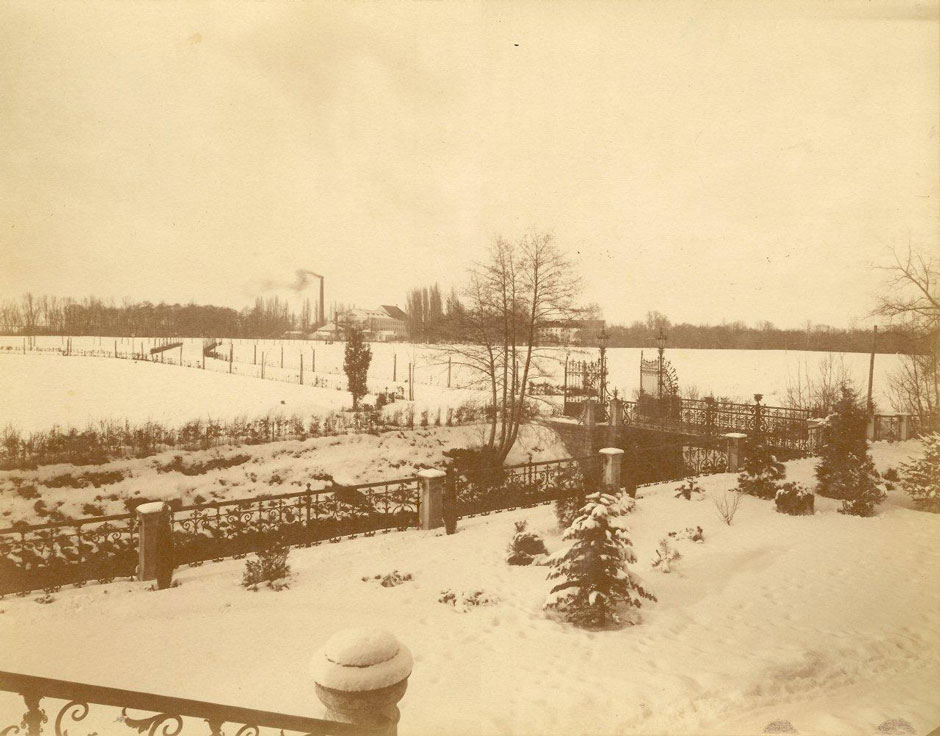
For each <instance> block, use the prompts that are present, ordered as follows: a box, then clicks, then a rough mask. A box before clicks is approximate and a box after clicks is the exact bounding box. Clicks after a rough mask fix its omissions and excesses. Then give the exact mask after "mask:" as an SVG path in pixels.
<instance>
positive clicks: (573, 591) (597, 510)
mask: <svg viewBox="0 0 940 736" xmlns="http://www.w3.org/2000/svg"><path fill="white" fill-rule="evenodd" d="M625 513H626V507H625V506H624V504H623V502H622V497H621V498H617V497H614V496H611V495H608V494H605V493H594V494H592V495H590V496H588V497H587V502H586V503H585V505H584V506H583V507H582V508H581V510H580V512H579V513H578V516H577V517H576V518H575V520H574V521H573V522H572V523H571V526H570V527H568V529H567V531H565V534H564V539H565V540H567V541H568V542H569V543H568V545H567V546H565V547H563V548H562V549H560V550H559V551H558V552H556V553H555V554H553V555H552V556H551V560H550V563H549V564H550V565H551V570H550V571H549V573H548V579H549V580H557V581H559V582H557V583H556V584H555V586H554V587H553V588H552V590H551V593H549V595H548V598H547V600H546V602H545V607H546V608H547V609H550V610H555V611H558V612H559V613H560V614H561V615H562V616H563V617H564V619H565V620H566V621H569V622H570V623H573V624H576V625H578V626H584V627H587V628H599V627H603V626H607V625H609V624H616V623H620V622H621V621H622V620H624V619H625V620H626V622H627V623H637V622H638V621H639V616H638V615H637V610H636V609H638V608H640V605H641V603H640V598H641V597H642V598H647V599H648V600H653V601H655V600H656V598H655V597H654V596H653V595H652V594H651V593H649V592H647V591H646V590H645V589H644V588H643V586H642V585H641V584H640V581H639V579H638V578H637V577H636V576H635V575H634V574H633V573H632V572H630V570H629V569H628V568H627V565H628V564H631V563H635V562H636V555H634V553H633V545H632V543H631V542H630V539H629V537H628V536H627V534H628V530H627V528H626V526H625V525H624V523H623V517H624V515H625ZM620 609H623V610H624V611H625V615H622V613H621V611H620Z"/></svg>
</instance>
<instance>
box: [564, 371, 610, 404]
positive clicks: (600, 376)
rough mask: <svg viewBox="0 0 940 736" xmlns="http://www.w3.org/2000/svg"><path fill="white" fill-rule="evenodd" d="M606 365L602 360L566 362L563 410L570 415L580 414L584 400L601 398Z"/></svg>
mask: <svg viewBox="0 0 940 736" xmlns="http://www.w3.org/2000/svg"><path fill="white" fill-rule="evenodd" d="M605 372H606V366H605V365H604V364H602V363H601V361H600V360H593V361H589V360H572V361H566V362H565V375H564V385H563V387H562V395H563V397H564V399H563V406H562V412H563V413H564V415H565V416H568V417H577V416H580V414H581V412H582V411H583V409H584V402H585V401H587V400H588V399H595V400H597V401H600V399H601V386H602V385H603V384H604V383H605V380H606V376H605Z"/></svg>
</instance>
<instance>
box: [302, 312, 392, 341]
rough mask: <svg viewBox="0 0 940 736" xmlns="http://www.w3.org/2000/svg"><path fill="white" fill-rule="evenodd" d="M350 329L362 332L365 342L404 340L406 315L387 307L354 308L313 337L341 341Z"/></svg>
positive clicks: (339, 315)
mask: <svg viewBox="0 0 940 736" xmlns="http://www.w3.org/2000/svg"><path fill="white" fill-rule="evenodd" d="M350 327H357V328H359V329H360V330H362V331H363V333H364V335H365V338H366V339H367V340H372V341H378V342H381V341H391V340H404V339H406V338H407V337H408V315H407V314H405V313H404V312H403V311H402V310H401V309H399V308H398V307H394V306H388V305H383V306H381V307H379V308H378V309H362V308H360V307H355V308H353V309H347V310H346V311H345V312H340V313H339V314H337V315H336V319H335V320H334V321H333V322H328V323H327V324H325V325H323V326H322V327H321V328H320V329H318V330H317V331H316V332H315V333H314V336H315V337H316V338H317V339H321V340H342V339H343V337H344V336H345V334H346V331H347V330H348V329H349V328H350Z"/></svg>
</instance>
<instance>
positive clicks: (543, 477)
mask: <svg viewBox="0 0 940 736" xmlns="http://www.w3.org/2000/svg"><path fill="white" fill-rule="evenodd" d="M625 462H626V468H625V473H627V478H628V480H629V482H630V483H631V484H633V485H643V484H647V483H652V482H663V481H669V480H674V479H679V478H685V477H688V476H692V475H704V474H709V473H720V472H724V471H725V470H726V469H727V465H728V457H727V447H726V445H725V444H724V443H721V442H717V441H707V440H704V439H703V440H696V441H691V440H684V441H680V442H672V443H669V444H666V445H657V446H654V447H638V448H633V449H631V450H629V451H628V452H627V453H626V456H625ZM600 470H601V462H600V458H599V457H597V456H588V457H577V458H565V459H561V460H548V461H541V462H535V463H523V464H519V465H512V466H506V467H500V468H489V469H487V468H479V469H475V470H473V471H470V472H469V473H462V474H461V473H454V472H452V473H449V474H448V477H447V481H446V482H447V483H448V484H449V490H450V492H452V493H453V499H454V503H455V506H456V511H457V515H458V517H464V516H476V515H483V514H489V513H492V512H494V511H504V510H510V509H515V508H524V507H530V506H535V505H538V504H542V503H547V502H550V501H554V500H556V499H558V498H561V497H564V496H570V495H580V494H583V493H585V492H590V490H593V489H595V488H597V487H598V484H599V482H600ZM420 511H421V485H420V480H419V479H418V478H415V477H408V478H400V479H396V480H390V481H381V482H377V483H366V484H362V485H356V486H336V487H329V488H320V489H311V488H310V487H309V485H308V487H307V489H306V490H304V491H298V492H293V493H283V494H278V495H261V496H256V497H254V498H249V499H238V500H233V501H215V502H210V503H205V504H198V505H192V506H184V507H181V508H179V509H178V510H176V511H175V513H174V514H173V518H172V522H171V530H172V538H173V562H174V564H175V565H199V564H202V563H203V562H205V561H207V560H221V559H224V558H227V557H243V556H245V555H246V554H248V553H251V552H257V551H260V550H262V549H266V548H269V547H272V546H311V545H317V544H321V543H322V542H325V541H338V540H340V539H342V538H352V537H356V536H359V535H363V536H372V535H374V534H376V533H385V532H391V531H393V530H400V531H403V530H407V529H410V528H414V527H417V526H418V525H419V518H420ZM139 534H140V530H139V522H138V519H137V517H136V515H135V514H122V515H118V516H105V517H93V518H87V519H77V520H70V521H67V522H63V523H56V524H41V525H36V526H26V525H15V526H13V527H11V528H8V529H0V596H2V595H6V594H9V593H16V594H18V595H25V594H26V593H27V592H29V591H32V590H44V591H46V592H50V593H51V592H54V591H56V590H58V589H59V588H61V587H62V586H64V585H76V586H81V585H84V584H85V583H86V582H89V581H98V582H110V581H112V580H115V579H117V578H122V577H127V578H131V577H133V576H134V575H135V572H136V567H137V562H138V545H139Z"/></svg>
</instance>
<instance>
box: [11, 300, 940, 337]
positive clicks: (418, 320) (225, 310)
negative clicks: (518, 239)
mask: <svg viewBox="0 0 940 736" xmlns="http://www.w3.org/2000/svg"><path fill="white" fill-rule="evenodd" d="M406 312H407V313H408V315H409V320H408V329H409V332H410V337H411V339H412V340H413V341H415V342H430V343H434V342H462V341H463V335H462V334H461V322H462V319H461V318H462V316H463V314H464V306H463V305H462V304H461V302H460V300H459V298H458V297H457V295H456V293H454V292H451V293H450V294H449V295H448V296H447V297H446V298H442V295H441V293H440V290H439V288H438V286H437V285H434V286H432V287H426V288H416V289H412V290H411V291H410V292H408V294H407V295H406ZM311 314H312V312H311V308H310V303H309V301H307V302H305V303H304V304H303V306H302V308H301V311H300V312H299V313H298V312H294V311H292V310H291V309H290V307H289V305H288V303H287V302H286V301H284V300H282V299H279V298H278V297H276V296H274V297H270V298H268V299H262V298H260V297H259V298H258V299H256V300H255V303H254V304H253V305H252V306H250V307H245V308H244V309H242V310H237V309H232V308H230V307H217V306H213V305H203V304H163V303H161V304H151V303H150V302H136V303H135V302H128V301H125V302H124V303H122V304H121V305H115V304H113V303H108V302H104V301H102V300H101V299H97V298H94V297H88V298H85V299H80V300H79V299H71V298H68V297H66V298H60V297H54V296H46V295H41V296H35V295H33V294H26V295H24V296H22V297H21V298H19V299H7V300H2V301H0V334H5V335H109V336H115V337H124V336H130V335H146V336H148V337H241V338H272V337H280V336H281V335H283V334H284V333H285V332H288V331H290V330H300V331H304V332H305V331H308V330H310V329H313V324H312V322H311ZM660 328H662V330H663V333H664V334H665V335H666V347H667V348H714V349H736V350H818V351H829V352H840V353H852V352H857V353H867V352H869V351H870V350H871V344H872V333H871V330H870V329H851V328H850V329H845V328H838V327H829V326H827V325H812V324H809V323H807V324H806V326H804V327H801V328H791V329H782V328H779V327H775V326H774V325H772V324H771V323H769V322H762V323H759V324H757V325H756V326H753V327H749V326H747V325H745V324H744V323H743V322H732V323H729V324H721V325H691V324H687V323H683V324H672V323H670V321H669V319H668V318H667V317H666V316H665V315H663V314H661V313H659V312H649V313H648V314H647V316H646V320H645V321H636V322H633V323H632V324H630V325H610V326H608V328H607V332H608V335H609V346H610V347H630V348H643V347H645V348H655V347H656V336H657V335H658V334H659V331H660ZM574 341H575V342H577V343H579V344H582V345H587V346H591V345H595V344H596V343H597V340H596V336H594V335H589V334H583V333H580V334H578V335H577V336H576V337H575V340H574ZM928 347H929V346H926V345H923V344H919V343H918V342H917V340H916V339H915V338H913V337H912V336H911V335H910V334H909V333H906V332H904V331H901V330H896V331H885V332H880V333H879V334H878V339H877V343H876V349H877V351H878V352H879V353H923V352H926V351H927V349H928Z"/></svg>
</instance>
